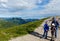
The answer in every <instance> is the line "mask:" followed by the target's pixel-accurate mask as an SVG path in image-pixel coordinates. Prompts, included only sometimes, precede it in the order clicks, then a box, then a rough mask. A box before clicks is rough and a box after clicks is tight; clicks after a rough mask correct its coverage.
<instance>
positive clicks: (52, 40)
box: [51, 23, 56, 41]
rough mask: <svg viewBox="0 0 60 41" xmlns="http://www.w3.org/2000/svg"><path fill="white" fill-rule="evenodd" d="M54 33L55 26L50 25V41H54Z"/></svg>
mask: <svg viewBox="0 0 60 41" xmlns="http://www.w3.org/2000/svg"><path fill="white" fill-rule="evenodd" d="M55 31H56V27H55V24H54V23H52V24H51V41H54V34H55Z"/></svg>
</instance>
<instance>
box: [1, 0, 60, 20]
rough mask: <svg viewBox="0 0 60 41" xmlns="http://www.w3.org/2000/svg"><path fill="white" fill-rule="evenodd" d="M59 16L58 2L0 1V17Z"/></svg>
mask: <svg viewBox="0 0 60 41" xmlns="http://www.w3.org/2000/svg"><path fill="white" fill-rule="evenodd" d="M57 15H60V0H0V17H7V18H8V17H22V18H35V19H37V18H39V19H40V18H44V17H49V16H57Z"/></svg>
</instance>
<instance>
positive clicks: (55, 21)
mask: <svg viewBox="0 0 60 41" xmlns="http://www.w3.org/2000/svg"><path fill="white" fill-rule="evenodd" d="M52 23H54V24H55V28H56V31H55V38H57V30H58V27H59V23H58V21H57V20H56V19H55V17H53V18H52ZM52 23H51V24H52Z"/></svg>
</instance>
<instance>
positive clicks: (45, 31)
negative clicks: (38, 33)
mask: <svg viewBox="0 0 60 41" xmlns="http://www.w3.org/2000/svg"><path fill="white" fill-rule="evenodd" d="M48 31H49V26H48V24H47V21H46V22H45V24H44V33H43V37H44V38H45V39H47V35H48Z"/></svg>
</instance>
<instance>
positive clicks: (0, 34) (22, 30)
mask: <svg viewBox="0 0 60 41" xmlns="http://www.w3.org/2000/svg"><path fill="white" fill-rule="evenodd" d="M46 19H47V18H44V19H41V20H39V21H34V22H29V23H26V24H23V25H18V26H13V27H10V28H6V29H2V30H0V41H8V40H9V39H10V38H13V37H17V36H22V35H25V34H28V33H31V32H33V31H34V30H35V28H37V27H38V26H40V24H42V22H43V21H44V20H46ZM12 25H13V24H12Z"/></svg>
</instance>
